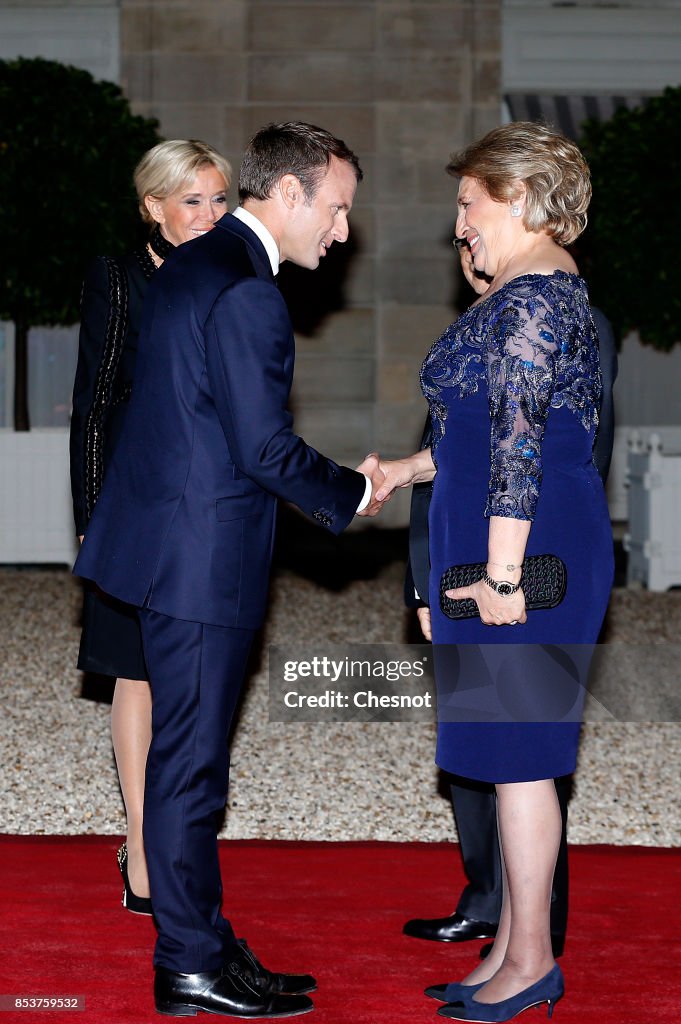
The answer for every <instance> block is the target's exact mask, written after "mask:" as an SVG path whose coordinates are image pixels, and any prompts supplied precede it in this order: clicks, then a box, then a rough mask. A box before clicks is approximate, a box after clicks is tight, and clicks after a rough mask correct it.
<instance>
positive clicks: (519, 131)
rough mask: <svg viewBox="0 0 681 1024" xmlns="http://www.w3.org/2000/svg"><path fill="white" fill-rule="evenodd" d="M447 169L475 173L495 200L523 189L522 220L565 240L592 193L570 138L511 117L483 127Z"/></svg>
mask: <svg viewBox="0 0 681 1024" xmlns="http://www.w3.org/2000/svg"><path fill="white" fill-rule="evenodd" d="M447 171H448V173H449V174H451V175H453V176H455V177H457V178H463V177H464V176H465V177H469V178H475V179H476V180H477V181H479V182H480V184H481V185H482V187H483V188H484V189H485V191H486V192H487V194H488V195H489V196H490V197H491V198H492V199H496V200H497V201H498V202H509V201H511V200H512V199H517V198H518V194H519V193H518V182H522V184H523V185H524V186H525V189H526V192H527V198H526V202H525V208H524V211H523V224H524V226H525V228H526V229H527V230H528V231H545V232H546V233H547V234H548V235H550V236H551V237H552V238H553V239H554V241H556V242H558V244H559V245H569V244H570V242H574V240H575V239H576V238H578V237H579V235H581V233H582V231H583V230H584V228H585V227H586V222H587V215H586V211H587V209H588V206H589V201H590V199H591V180H590V174H589V167H588V165H587V163H586V160H585V159H584V157H583V156H582V154H581V152H580V150H579V148H578V147H577V146H576V145H575V143H574V142H571V141H570V140H569V139H566V138H565V136H564V135H561V134H560V133H559V132H556V131H554V130H553V129H551V128H549V127H548V126H547V125H544V124H537V123H536V122H534V121H513V122H511V124H505V125H502V126H501V127H500V128H494V129H493V130H492V131H491V132H488V133H487V135H485V137H484V138H482V139H480V141H479V142H474V143H473V144H472V145H470V146H468V148H467V149H465V150H463V151H462V152H461V153H456V154H454V155H453V156H452V158H451V159H450V161H449V163H448V164H447Z"/></svg>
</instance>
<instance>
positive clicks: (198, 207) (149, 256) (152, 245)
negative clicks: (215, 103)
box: [71, 139, 232, 914]
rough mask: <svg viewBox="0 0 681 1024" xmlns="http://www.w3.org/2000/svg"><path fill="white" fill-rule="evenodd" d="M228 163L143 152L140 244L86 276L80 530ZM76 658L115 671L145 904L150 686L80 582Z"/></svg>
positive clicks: (140, 660)
mask: <svg viewBox="0 0 681 1024" xmlns="http://www.w3.org/2000/svg"><path fill="white" fill-rule="evenodd" d="M231 175H232V169H231V167H230V165H229V163H228V161H227V160H226V159H225V158H224V157H223V156H221V155H220V153H218V152H216V150H214V149H213V148H212V146H209V145H208V144H207V143H205V142H199V141H197V140H195V139H189V140H186V139H172V140H169V141H167V142H161V143H160V144H159V145H157V146H154V147H153V149H150V150H149V152H148V153H146V154H145V155H144V156H143V157H142V159H141V160H140V162H139V164H138V165H137V167H136V169H135V172H134V181H135V188H136V191H137V197H138V200H139V208H140V213H141V215H142V219H143V220H144V222H145V223H146V224H147V225H148V227H149V238H148V240H147V242H146V244H145V245H143V246H141V247H140V248H139V249H136V250H135V251H134V252H132V253H130V254H129V255H128V256H126V257H124V258H123V259H119V258H116V257H112V256H100V257H99V258H98V259H96V260H95V261H94V263H93V264H92V266H91V267H90V268H89V270H88V273H87V276H86V278H85V282H84V285H83V295H82V308H81V328H80V337H79V348H78V366H77V370H76V379H75V385H74V390H73V414H72V419H71V490H72V494H73V510H74V517H75V522H76V531H77V533H78V535H79V537H80V539H81V540H82V539H83V536H84V534H85V533H86V531H87V525H88V521H89V519H90V516H91V515H92V511H93V509H94V506H95V503H96V501H97V498H98V496H99V492H100V489H101V485H102V480H103V478H104V474H105V473H106V468H107V465H108V464H109V459H110V456H111V452H112V450H113V446H114V445H115V443H116V440H117V438H118V437H119V435H120V432H121V427H122V425H123V420H124V417H125V411H126V407H127V402H128V399H129V398H130V394H131V391H132V380H133V373H134V369H135V358H136V353H137V337H138V333H139V329H140V322H141V318H142V305H143V300H144V295H145V292H146V290H147V287H148V284H149V281H150V280H151V278H152V277H153V275H154V273H155V272H156V270H157V269H158V267H160V266H161V264H162V263H163V261H164V259H165V258H166V257H167V256H168V254H169V253H170V252H172V250H173V249H174V248H175V246H178V245H182V244H183V243H184V242H188V241H190V240H191V239H192V238H196V237H198V236H199V235H202V234H205V233H206V231H210V229H211V228H212V227H213V225H214V224H215V222H216V221H217V220H219V218H220V217H222V215H223V214H224V213H226V212H227V189H228V188H229V184H230V180H231ZM78 668H79V669H81V670H82V671H84V672H94V673H99V674H102V675H107V676H113V677H114V678H115V679H116V686H115V690H114V698H113V704H112V708H111V735H112V740H113V748H114V753H115V756H116V765H117V768H118V777H119V781H120V786H121V792H122V794H123V802H124V804H125V813H126V819H127V840H126V843H124V844H123V846H122V847H121V848H120V850H119V851H118V864H119V867H120V870H121V874H122V876H123V881H124V892H123V906H124V907H126V908H127V909H128V910H130V911H132V912H133V913H137V914H151V899H150V898H149V879H148V876H147V865H146V859H145V856H144V846H143V842H142V819H143V802H144V773H145V766H146V760H147V752H148V750H149V742H150V739H151V691H150V687H149V683H148V682H147V670H146V666H145V664H144V656H143V653H142V640H141V636H140V631H139V625H138V622H137V616H136V612H135V610H134V609H132V608H129V607H128V606H127V605H125V604H122V603H121V602H119V601H115V600H113V599H112V598H109V597H107V596H106V595H104V594H101V593H99V592H98V591H96V590H95V589H94V588H91V587H90V588H88V589H86V590H85V595H84V603H83V631H82V636H81V643H80V652H79V657H78Z"/></svg>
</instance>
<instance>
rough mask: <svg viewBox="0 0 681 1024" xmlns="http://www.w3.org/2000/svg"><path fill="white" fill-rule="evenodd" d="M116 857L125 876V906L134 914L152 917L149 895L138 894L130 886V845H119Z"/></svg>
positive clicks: (122, 874) (123, 901) (123, 876)
mask: <svg viewBox="0 0 681 1024" xmlns="http://www.w3.org/2000/svg"><path fill="white" fill-rule="evenodd" d="M116 859H117V861H118V869H119V871H120V873H121V877H122V878H123V899H122V901H121V902H122V903H123V906H124V907H125V909H126V910H129V911H130V912H131V913H133V914H145V915H146V916H147V917H150V916H151V914H152V913H153V911H152V909H151V900H150V899H149V897H148V896H136V895H135V893H134V892H133V891H132V889H131V888H130V879H129V878H128V847H127V845H126V843H123V845H122V846H121V847H119V849H118V852H117V854H116Z"/></svg>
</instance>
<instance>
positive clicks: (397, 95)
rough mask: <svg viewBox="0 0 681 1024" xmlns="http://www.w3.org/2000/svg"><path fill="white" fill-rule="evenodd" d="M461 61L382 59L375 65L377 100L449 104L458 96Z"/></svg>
mask: <svg viewBox="0 0 681 1024" xmlns="http://www.w3.org/2000/svg"><path fill="white" fill-rule="evenodd" d="M463 67H464V65H462V61H461V59H460V58H459V57H458V56H456V55H454V56H445V57H440V56H429V57H428V58H427V60H425V61H424V59H423V58H422V57H420V56H418V55H413V54H412V55H410V56H405V57H383V58H382V59H381V60H379V61H377V63H376V99H377V100H378V101H379V102H380V101H381V100H392V101H395V100H398V99H404V100H406V101H408V102H410V103H416V102H417V101H420V100H422V101H424V102H428V101H435V102H438V101H439V102H443V103H451V102H452V97H454V96H458V95H459V94H460V93H461V79H462V68H463Z"/></svg>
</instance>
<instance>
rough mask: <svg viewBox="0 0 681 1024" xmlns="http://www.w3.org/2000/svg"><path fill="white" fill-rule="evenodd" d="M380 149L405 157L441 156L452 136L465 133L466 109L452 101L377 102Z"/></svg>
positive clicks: (457, 136) (437, 157) (435, 157)
mask: <svg viewBox="0 0 681 1024" xmlns="http://www.w3.org/2000/svg"><path fill="white" fill-rule="evenodd" d="M376 123H377V136H378V148H379V151H382V152H387V153H392V152H397V153H399V154H400V155H401V156H403V157H411V158H412V159H416V158H419V159H425V158H427V157H430V156H432V157H433V158H434V159H436V160H437V159H439V160H441V159H442V155H443V152H445V153H446V152H447V150H448V148H449V140H450V139H453V138H459V137H460V136H461V135H462V124H463V111H462V110H461V109H460V108H459V107H458V106H457V105H456V104H455V102H454V101H453V100H452V102H451V103H387V102H383V103H380V104H378V111H377V122H376Z"/></svg>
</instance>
